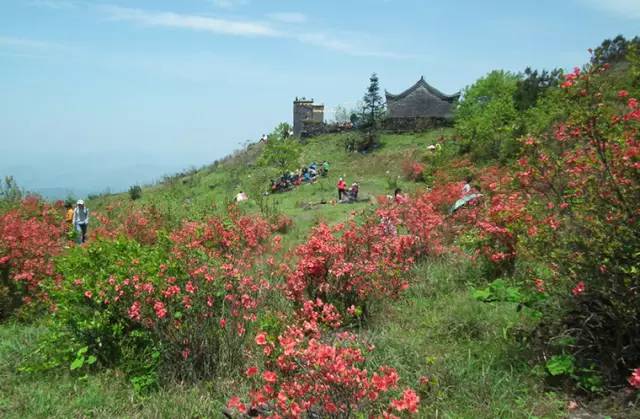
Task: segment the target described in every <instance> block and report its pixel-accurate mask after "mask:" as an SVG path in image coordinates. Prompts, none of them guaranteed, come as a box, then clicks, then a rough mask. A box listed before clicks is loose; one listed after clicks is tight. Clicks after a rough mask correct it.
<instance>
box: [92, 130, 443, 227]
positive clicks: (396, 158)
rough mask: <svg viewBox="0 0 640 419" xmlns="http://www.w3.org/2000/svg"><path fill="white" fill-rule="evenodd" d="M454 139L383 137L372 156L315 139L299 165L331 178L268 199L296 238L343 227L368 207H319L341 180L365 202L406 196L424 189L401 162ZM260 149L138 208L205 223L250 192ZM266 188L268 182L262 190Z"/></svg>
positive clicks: (104, 201)
mask: <svg viewBox="0 0 640 419" xmlns="http://www.w3.org/2000/svg"><path fill="white" fill-rule="evenodd" d="M451 133H452V131H451V130H450V129H439V130H434V131H429V132H426V133H418V134H405V135H394V134H383V135H382V137H381V143H382V146H381V148H380V149H378V150H376V151H375V152H373V153H368V154H359V153H348V152H347V151H346V150H345V148H344V145H343V140H344V138H345V136H346V135H347V134H335V135H325V136H320V137H317V138H313V139H311V140H309V142H308V143H306V144H305V145H304V147H303V149H302V151H303V152H302V157H301V165H303V164H306V165H308V164H310V163H311V162H313V161H315V162H318V163H321V162H322V161H324V160H328V161H329V162H330V164H331V168H330V173H329V175H328V176H327V177H324V178H320V179H319V181H318V182H316V183H314V184H303V185H301V186H300V187H298V188H295V189H294V190H292V191H290V192H285V193H278V194H273V195H270V196H268V197H267V198H266V199H267V200H268V202H269V205H270V206H272V207H276V208H277V209H278V211H281V212H283V213H285V214H287V215H289V216H290V217H292V218H294V220H295V222H296V224H297V228H296V229H294V232H293V235H294V236H297V235H301V236H302V235H304V234H306V231H308V228H309V227H310V226H312V225H314V224H316V223H317V222H319V221H324V222H327V223H335V222H339V221H342V220H344V219H345V217H346V216H347V214H349V213H350V212H351V211H354V210H358V209H361V208H364V207H366V206H368V205H370V204H369V203H367V202H364V203H356V204H338V205H334V204H330V203H329V204H320V202H321V201H326V202H330V201H332V200H336V198H337V190H336V186H335V185H336V183H337V180H338V177H340V176H343V177H344V178H345V180H346V181H347V183H348V184H351V183H352V182H358V183H359V184H360V197H362V198H364V199H366V198H369V197H370V198H372V199H373V198H375V196H378V195H381V194H388V193H392V192H393V190H392V188H391V187H390V184H389V179H392V180H394V181H396V182H398V183H399V186H400V187H401V188H402V189H403V190H404V191H407V192H411V191H414V190H416V189H417V188H420V187H424V185H420V184H416V183H415V182H408V181H405V180H404V179H403V178H402V162H403V161H405V160H406V159H408V158H415V159H421V158H422V157H423V156H424V154H425V153H426V151H427V150H426V146H427V145H429V144H433V143H435V142H437V141H438V139H439V138H440V137H441V136H442V135H450V134H451ZM260 147H261V145H255V146H253V147H252V148H250V149H248V150H245V151H244V152H239V153H236V155H235V156H234V157H233V158H230V159H229V160H228V161H226V162H223V163H220V164H219V165H217V166H215V167H213V166H211V167H207V168H204V169H202V170H200V171H197V172H195V173H193V174H190V175H187V176H184V177H182V178H179V179H175V180H174V181H173V182H170V183H166V184H158V185H153V186H148V187H144V188H143V193H142V198H141V199H139V200H137V201H135V202H136V203H137V204H138V205H149V204H153V205H155V206H157V207H158V208H160V209H161V210H162V211H163V212H164V213H169V214H171V215H172V216H173V217H174V218H176V219H178V220H179V219H183V218H189V219H193V218H201V217H203V216H205V215H206V214H210V213H212V212H215V210H214V209H213V207H218V208H223V207H224V206H226V204H227V203H228V202H230V201H231V200H232V198H233V197H234V196H235V194H236V193H237V192H239V191H240V190H244V191H245V192H248V191H250V190H251V189H252V188H251V187H252V184H253V182H254V180H253V177H254V176H255V175H256V174H257V173H259V172H260V171H261V170H262V168H259V167H256V166H255V162H256V160H257V156H258V153H259V151H260V150H259V149H260ZM268 186H269V184H268V179H267V180H265V182H264V186H263V187H264V189H263V190H266V189H268ZM254 189H255V188H254ZM251 195H252V194H251V193H249V198H250V200H249V201H248V202H244V203H241V208H243V209H244V210H246V211H247V212H259V211H260V209H259V207H258V205H257V204H256V202H255V196H251ZM122 200H129V195H128V194H127V193H122V194H116V195H109V196H104V197H99V198H96V199H93V200H91V201H89V202H88V205H89V207H90V208H92V209H93V210H101V209H104V208H105V207H106V206H107V205H109V204H113V203H115V202H118V201H122ZM309 204H312V205H309Z"/></svg>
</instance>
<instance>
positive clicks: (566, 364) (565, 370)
mask: <svg viewBox="0 0 640 419" xmlns="http://www.w3.org/2000/svg"><path fill="white" fill-rule="evenodd" d="M574 361H575V358H574V357H573V356H571V355H554V356H552V357H551V359H549V361H547V364H546V367H547V371H549V374H551V375H553V376H554V377H555V376H558V375H563V374H571V373H573V370H574Z"/></svg>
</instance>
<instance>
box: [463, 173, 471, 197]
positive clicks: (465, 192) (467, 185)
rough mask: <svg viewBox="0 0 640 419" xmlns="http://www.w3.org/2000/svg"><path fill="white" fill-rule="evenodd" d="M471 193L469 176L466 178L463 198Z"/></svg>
mask: <svg viewBox="0 0 640 419" xmlns="http://www.w3.org/2000/svg"><path fill="white" fill-rule="evenodd" d="M470 193H471V176H467V177H465V178H464V186H463V187H462V197H463V198H464V197H465V196H467V195H469V194H470Z"/></svg>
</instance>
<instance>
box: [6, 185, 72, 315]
mask: <svg viewBox="0 0 640 419" xmlns="http://www.w3.org/2000/svg"><path fill="white" fill-rule="evenodd" d="M61 212H62V209H61V207H60V206H51V205H48V204H44V203H42V202H40V201H38V200H37V199H35V198H27V199H25V200H24V201H23V202H22V203H21V205H18V206H16V207H15V208H13V209H10V210H9V211H7V212H6V213H4V214H1V215H0V319H2V318H4V317H6V316H7V315H8V314H9V313H11V312H12V311H13V310H14V309H15V308H17V307H18V306H20V305H21V304H22V303H30V302H32V301H35V300H45V299H46V298H47V295H46V294H45V293H43V290H42V288H41V284H42V281H43V280H44V279H45V278H49V277H54V265H53V257H54V256H55V255H57V254H59V253H60V252H61V251H62V248H63V246H64V244H65V227H64V223H63V221H62V213H61Z"/></svg>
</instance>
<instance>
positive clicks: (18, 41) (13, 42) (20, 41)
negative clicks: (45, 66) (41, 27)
mask: <svg viewBox="0 0 640 419" xmlns="http://www.w3.org/2000/svg"><path fill="white" fill-rule="evenodd" d="M51 45H52V44H50V43H48V42H43V41H35V40H33V39H27V38H13V37H9V36H0V46H3V47H8V48H16V49H43V48H49V47H50V46H51Z"/></svg>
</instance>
